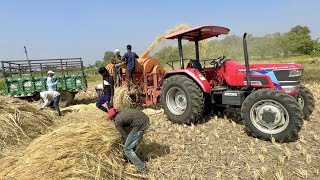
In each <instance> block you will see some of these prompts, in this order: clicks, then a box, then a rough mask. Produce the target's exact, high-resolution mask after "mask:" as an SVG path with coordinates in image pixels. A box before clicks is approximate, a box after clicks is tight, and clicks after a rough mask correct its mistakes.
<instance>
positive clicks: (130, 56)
mask: <svg viewBox="0 0 320 180" xmlns="http://www.w3.org/2000/svg"><path fill="white" fill-rule="evenodd" d="M136 58H139V56H138V55H137V54H136V53H135V52H132V51H131V45H127V52H126V53H125V54H124V55H123V57H122V61H124V62H125V63H126V65H127V67H126V81H127V86H128V91H130V84H131V83H134V82H133V73H134V68H135V60H136Z"/></svg>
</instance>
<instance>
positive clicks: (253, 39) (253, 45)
mask: <svg viewBox="0 0 320 180" xmlns="http://www.w3.org/2000/svg"><path fill="white" fill-rule="evenodd" d="M310 33H311V31H310V29H309V27H307V26H301V25H297V26H295V27H293V28H291V29H290V31H288V32H285V33H279V32H277V33H273V34H267V35H265V36H254V35H252V34H248V36H247V43H248V53H249V57H250V58H254V59H256V60H259V59H261V60H263V59H268V58H275V57H289V56H295V55H320V41H319V40H320V38H318V39H316V40H314V39H312V38H311V36H310ZM242 43H243V42H242V37H240V36H236V35H228V36H226V37H225V38H224V39H222V40H217V39H213V40H204V41H201V42H200V43H199V50H200V59H213V58H216V57H219V56H220V55H221V54H224V55H226V56H227V57H228V58H231V59H239V60H242V59H243V45H242ZM183 54H184V58H185V59H195V48H194V44H193V43H184V45H183ZM112 56H113V52H112V51H106V52H105V53H104V58H103V59H102V60H99V61H96V62H95V64H94V65H90V67H89V68H93V67H96V68H97V67H101V66H106V65H107V64H109V63H110V60H111V57H112ZM152 56H153V57H156V58H158V59H159V61H160V62H161V63H165V62H167V61H172V60H178V59H179V54H178V48H177V46H166V47H163V48H162V49H160V50H159V51H157V52H156V53H154V54H153V55H152Z"/></svg>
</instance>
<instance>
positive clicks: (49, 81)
mask: <svg viewBox="0 0 320 180" xmlns="http://www.w3.org/2000/svg"><path fill="white" fill-rule="evenodd" d="M53 74H54V72H53V71H48V77H47V87H48V91H56V90H57V83H58V82H59V81H58V80H56V81H54V80H53V78H52V77H53Z"/></svg>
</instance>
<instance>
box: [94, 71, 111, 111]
mask: <svg viewBox="0 0 320 180" xmlns="http://www.w3.org/2000/svg"><path fill="white" fill-rule="evenodd" d="M99 73H100V74H101V76H102V79H103V91H102V93H101V94H100V95H99V99H98V102H97V103H96V106H97V107H98V108H99V109H101V110H102V111H104V112H108V110H107V109H106V108H105V107H104V106H103V104H104V103H107V105H108V109H110V108H112V107H113V96H114V81H113V77H112V76H110V74H109V72H108V70H107V69H106V68H105V67H101V68H100V69H99Z"/></svg>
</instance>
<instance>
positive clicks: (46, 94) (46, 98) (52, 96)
mask: <svg viewBox="0 0 320 180" xmlns="http://www.w3.org/2000/svg"><path fill="white" fill-rule="evenodd" d="M40 98H41V99H42V100H43V102H44V103H43V105H42V107H41V108H40V109H41V110H42V109H44V108H45V107H48V106H50V104H51V105H53V107H54V109H55V111H57V113H58V115H59V116H61V112H60V107H59V101H60V93H59V92H58V91H43V92H40V93H38V94H37V95H36V98H35V100H39V99H40Z"/></svg>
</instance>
